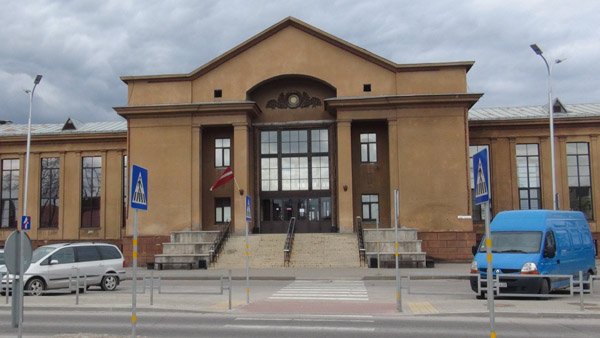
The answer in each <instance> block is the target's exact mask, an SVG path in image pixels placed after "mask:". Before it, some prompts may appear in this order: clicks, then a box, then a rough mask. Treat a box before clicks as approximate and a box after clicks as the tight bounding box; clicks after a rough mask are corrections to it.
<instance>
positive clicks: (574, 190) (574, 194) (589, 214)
mask: <svg viewBox="0 0 600 338" xmlns="http://www.w3.org/2000/svg"><path fill="white" fill-rule="evenodd" d="M570 145H574V146H575V153H572V152H571V151H570V148H571V147H570ZM583 145H585V148H586V149H585V150H586V151H585V152H584V153H583V152H580V146H583ZM566 148H567V149H566V156H567V159H566V160H567V186H568V189H569V209H571V210H577V211H581V212H583V214H584V215H585V217H586V219H588V220H593V219H594V195H593V189H592V188H593V187H592V185H593V182H592V171H591V170H592V158H591V154H590V143H589V142H567V144H566ZM570 158H574V159H575V165H574V166H573V165H569V160H570ZM584 158H586V160H585V162H587V164H581V162H582V160H583V159H584ZM585 167H587V173H588V175H582V174H581V171H582V168H585ZM571 168H575V169H576V174H575V175H572V172H571V170H572V169H571ZM582 177H587V178H588V180H589V185H582V183H581V181H582ZM572 178H576V179H577V185H571V180H572ZM583 189H585V190H587V196H585V197H583V194H581V191H583ZM584 198H589V202H583V201H582V200H583V199H584ZM574 199H576V201H577V203H576V205H575V206H574V205H573V200H574ZM584 203H585V204H587V205H589V209H584V208H583V207H582V205H583V204H584Z"/></svg>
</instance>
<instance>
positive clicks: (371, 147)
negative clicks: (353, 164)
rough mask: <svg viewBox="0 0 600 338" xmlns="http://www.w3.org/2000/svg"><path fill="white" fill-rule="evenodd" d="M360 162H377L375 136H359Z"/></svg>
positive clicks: (368, 134)
mask: <svg viewBox="0 0 600 338" xmlns="http://www.w3.org/2000/svg"><path fill="white" fill-rule="evenodd" d="M360 161H361V162H362V163H376V162H377V134H375V133H364V134H360Z"/></svg>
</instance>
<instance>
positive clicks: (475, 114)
mask: <svg viewBox="0 0 600 338" xmlns="http://www.w3.org/2000/svg"><path fill="white" fill-rule="evenodd" d="M557 103H558V104H560V105H561V106H562V107H563V109H564V110H566V113H565V112H556V110H555V113H554V118H555V119H564V118H582V117H600V103H582V104H562V103H560V101H558V100H557V101H555V105H556V104H557ZM545 118H548V105H540V106H524V107H493V108H492V107H490V108H475V109H471V110H469V121H506V120H533V119H545Z"/></svg>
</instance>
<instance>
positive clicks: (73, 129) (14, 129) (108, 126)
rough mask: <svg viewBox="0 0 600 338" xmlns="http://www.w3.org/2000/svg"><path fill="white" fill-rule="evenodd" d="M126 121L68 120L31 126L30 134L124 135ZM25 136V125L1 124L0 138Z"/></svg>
mask: <svg viewBox="0 0 600 338" xmlns="http://www.w3.org/2000/svg"><path fill="white" fill-rule="evenodd" d="M126 132H127V122H126V121H113V122H87V123H84V122H80V121H77V120H74V119H70V118H69V119H68V120H67V122H65V123H52V124H32V125H31V134H32V135H34V136H46V135H77V134H114V133H126ZM23 135H27V125H26V124H2V125H0V136H2V137H4V136H23Z"/></svg>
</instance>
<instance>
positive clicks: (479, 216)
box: [469, 145, 490, 222]
mask: <svg viewBox="0 0 600 338" xmlns="http://www.w3.org/2000/svg"><path fill="white" fill-rule="evenodd" d="M483 149H488V157H489V156H490V151H489V147H488V146H487V145H476V146H469V169H470V170H469V175H470V176H471V203H472V205H473V221H476V222H480V221H484V220H485V209H484V208H482V206H481V204H479V205H476V204H475V177H473V155H475V154H477V153H478V152H480V151H481V150H483ZM488 165H489V163H488ZM488 184H489V182H488Z"/></svg>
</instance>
